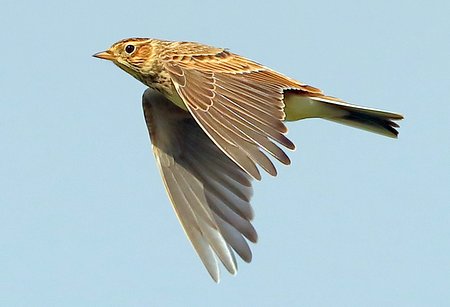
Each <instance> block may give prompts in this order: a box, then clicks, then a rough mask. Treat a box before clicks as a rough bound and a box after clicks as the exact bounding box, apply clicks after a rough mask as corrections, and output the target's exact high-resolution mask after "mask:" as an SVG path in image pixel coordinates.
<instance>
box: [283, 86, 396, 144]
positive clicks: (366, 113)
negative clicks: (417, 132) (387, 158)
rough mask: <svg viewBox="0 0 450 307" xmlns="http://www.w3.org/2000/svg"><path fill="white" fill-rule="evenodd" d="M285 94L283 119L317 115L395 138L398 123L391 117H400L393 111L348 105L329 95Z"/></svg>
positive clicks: (315, 116) (314, 116)
mask: <svg viewBox="0 0 450 307" xmlns="http://www.w3.org/2000/svg"><path fill="white" fill-rule="evenodd" d="M285 98H286V99H285V102H286V107H285V113H286V120H299V119H303V118H317V117H319V118H323V119H326V120H329V121H333V122H337V123H339V124H343V125H347V126H351V127H355V128H359V129H363V130H366V131H370V132H373V133H377V134H381V135H384V136H387V137H392V138H396V137H397V136H398V131H397V129H396V128H398V127H399V125H398V124H397V123H396V122H394V121H396V120H401V119H403V116H402V115H400V114H397V113H392V112H387V111H382V110H377V109H372V108H366V107H361V106H357V105H352V104H349V103H346V102H343V101H341V100H339V99H337V98H333V97H327V96H319V97H311V96H305V95H298V94H297V95H292V94H291V95H288V96H287V97H285Z"/></svg>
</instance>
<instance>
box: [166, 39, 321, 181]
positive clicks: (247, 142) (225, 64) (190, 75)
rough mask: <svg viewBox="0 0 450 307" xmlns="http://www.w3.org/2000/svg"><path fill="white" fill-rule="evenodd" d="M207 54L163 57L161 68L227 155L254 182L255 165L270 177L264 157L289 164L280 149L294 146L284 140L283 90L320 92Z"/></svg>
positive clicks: (235, 59)
mask: <svg viewBox="0 0 450 307" xmlns="http://www.w3.org/2000/svg"><path fill="white" fill-rule="evenodd" d="M212 50H213V51H214V52H211V53H208V52H204V53H203V54H188V55H183V56H180V55H179V54H178V55H174V56H170V55H167V56H166V57H165V58H164V59H163V61H164V67H165V69H166V70H167V71H168V72H169V75H170V77H171V79H172V82H173V83H174V85H175V88H176V90H177V92H178V94H179V96H180V97H181V98H182V100H183V101H184V103H185V104H186V106H187V109H188V110H189V112H190V113H191V114H192V116H193V117H194V118H195V120H196V121H197V122H198V124H199V125H200V126H201V127H202V128H203V130H204V131H205V132H206V133H207V135H208V136H209V137H210V138H211V139H212V140H213V142H214V143H215V144H216V145H217V146H218V147H219V148H220V149H221V150H222V151H223V152H225V153H226V154H227V155H228V157H230V158H231V159H232V160H233V161H234V162H236V163H237V164H238V165H239V166H240V167H241V168H242V169H243V170H245V171H246V172H247V173H248V174H250V175H251V176H252V177H254V178H256V179H261V175H260V173H259V171H258V168H257V165H259V166H260V167H262V168H263V169H264V170H265V171H267V172H268V173H269V174H271V175H274V176H275V175H276V169H275V167H274V165H273V163H272V162H271V160H270V159H269V158H268V157H267V155H266V153H269V154H271V155H272V156H273V157H275V158H276V159H277V160H279V161H280V162H281V163H283V164H289V163H290V160H289V158H288V156H287V155H286V154H285V152H284V151H283V150H282V149H281V148H280V146H279V145H282V146H284V147H286V148H289V149H294V147H295V146H294V144H293V143H292V142H291V141H290V140H289V139H288V138H286V136H285V133H286V132H287V128H286V126H285V125H284V123H283V120H284V119H285V113H284V102H283V95H284V90H286V89H294V90H298V91H305V92H317V93H321V92H320V90H318V89H315V88H313V87H310V86H307V85H302V84H299V83H298V82H296V81H294V80H292V79H289V78H287V77H285V76H283V75H281V74H278V73H276V72H274V71H272V70H270V69H268V68H266V67H264V66H262V65H259V64H257V63H255V62H252V61H250V60H247V59H245V58H243V57H240V56H238V55H236V54H232V53H230V52H228V51H226V50H223V49H216V48H214V49H212Z"/></svg>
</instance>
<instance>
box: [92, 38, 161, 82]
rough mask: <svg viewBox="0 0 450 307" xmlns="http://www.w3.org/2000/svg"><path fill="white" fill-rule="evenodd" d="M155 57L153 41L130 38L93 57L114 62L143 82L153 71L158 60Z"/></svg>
mask: <svg viewBox="0 0 450 307" xmlns="http://www.w3.org/2000/svg"><path fill="white" fill-rule="evenodd" d="M154 55H155V53H154V48H153V44H152V40H151V39H148V38H128V39H124V40H121V41H119V42H117V43H115V44H113V45H112V46H111V47H110V48H109V49H108V50H106V51H102V52H98V53H96V54H94V55H93V56H94V57H96V58H99V59H104V60H109V61H112V62H113V63H114V64H116V65H117V66H119V67H120V68H122V69H123V70H125V71H126V72H127V73H129V74H131V75H132V76H133V77H135V78H136V79H138V80H140V81H143V77H144V76H145V75H146V74H148V73H149V72H151V71H152V68H153V66H154V63H155V60H156V58H155V56H154Z"/></svg>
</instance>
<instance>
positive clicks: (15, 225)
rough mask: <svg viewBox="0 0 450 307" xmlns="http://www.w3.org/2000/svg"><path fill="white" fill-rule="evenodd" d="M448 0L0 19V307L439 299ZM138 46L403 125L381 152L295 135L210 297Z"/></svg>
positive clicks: (185, 6)
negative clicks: (251, 70) (171, 181)
mask: <svg viewBox="0 0 450 307" xmlns="http://www.w3.org/2000/svg"><path fill="white" fill-rule="evenodd" d="M449 14H450V5H449V2H448V1H392V0H388V1H371V2H364V1H345V0H344V1H290V2H289V1H271V2H270V3H267V2H263V1H247V2H242V1H218V2H217V3H213V2H211V3H208V2H204V1H192V2H179V1H162V0H161V1H151V0H146V1H118V2H113V1H73V3H69V2H68V3H62V2H60V1H54V2H50V1H17V0H6V1H5V0H2V2H1V10H0V31H1V32H0V33H1V36H0V39H1V58H2V59H1V69H0V87H1V96H0V97H1V98H0V141H1V150H0V306H183V305H184V306H188V305H189V306H449V305H450V294H449V293H450V201H449V199H450V136H449V134H450V124H449V113H450V89H449V88H450V78H449V74H450V43H449V42H450V39H449V37H450V22H449V19H448V18H449ZM132 36H144V37H146V36H149V37H157V38H165V39H172V40H193V41H200V42H204V43H208V44H211V45H216V46H222V47H228V48H230V49H231V50H232V51H234V52H237V53H240V54H243V55H245V56H248V57H250V58H252V59H255V60H257V61H259V62H262V63H264V64H265V65H267V66H270V67H272V68H274V69H277V70H279V71H280V72H283V73H285V74H287V75H289V76H292V77H293V78H296V79H298V80H300V81H303V82H308V83H310V84H312V85H315V86H318V87H320V88H322V89H324V90H325V91H326V92H327V93H329V94H330V95H334V96H338V97H341V98H345V99H347V100H348V101H351V102H355V103H360V104H363V105H369V106H373V107H378V108H384V109H388V110H392V111H398V112H402V113H403V114H404V115H405V116H406V120H404V121H403V122H402V123H401V125H402V127H401V130H400V131H401V132H400V139H398V140H391V139H388V138H383V137H380V136H377V135H372V134H369V133H365V132H360V131H357V130H355V129H351V128H346V127H343V126H339V125H336V124H332V123H327V122H323V121H318V120H311V121H304V122H297V123H293V124H290V125H289V127H290V133H289V136H290V137H291V139H292V140H293V141H295V142H296V144H297V147H298V149H297V151H295V152H293V153H291V154H290V156H291V158H292V160H293V164H292V166H291V167H289V168H284V167H281V166H280V168H279V169H280V174H279V177H278V178H276V179H273V178H269V177H268V176H265V177H264V180H263V181H262V182H261V183H257V184H256V185H255V198H254V201H253V204H254V207H255V209H256V219H255V225H256V227H257V229H258V231H259V235H260V241H259V242H258V244H257V245H256V246H253V251H254V261H253V263H252V264H250V265H247V264H244V263H242V262H240V263H239V267H240V271H239V273H238V275H237V276H236V277H230V276H228V275H227V274H223V278H222V282H221V283H220V284H219V285H216V284H214V283H213V282H212V281H211V280H210V278H209V276H208V275H207V273H206V271H205V270H204V268H203V267H202V265H201V263H200V261H199V260H198V259H197V256H196V255H195V253H194V252H193V250H192V248H191V246H190V245H189V243H188V241H187V240H186V239H185V236H184V234H183V232H182V230H181V228H180V227H179V225H178V221H177V220H176V218H175V216H174V214H173V212H172V209H171V207H170V205H169V201H168V200H167V198H166V195H165V192H164V189H163V186H162V184H161V180H160V178H159V174H158V172H157V169H156V167H155V163H154V158H153V155H152V153H151V149H150V145H149V139H148V135H147V131H146V127H145V124H144V120H143V115H142V110H141V101H140V99H141V94H142V92H143V91H144V89H145V87H144V86H143V85H141V84H139V83H138V82H137V81H136V80H134V79H133V78H131V77H130V76H127V75H126V74H125V73H124V72H122V71H120V70H119V69H118V68H117V67H115V66H114V65H112V64H111V63H107V62H105V61H100V60H97V59H94V58H92V57H91V55H92V54H93V53H94V52H97V51H101V50H104V49H106V48H107V47H109V46H110V45H111V44H112V43H114V42H115V41H117V40H119V39H122V38H125V37H132Z"/></svg>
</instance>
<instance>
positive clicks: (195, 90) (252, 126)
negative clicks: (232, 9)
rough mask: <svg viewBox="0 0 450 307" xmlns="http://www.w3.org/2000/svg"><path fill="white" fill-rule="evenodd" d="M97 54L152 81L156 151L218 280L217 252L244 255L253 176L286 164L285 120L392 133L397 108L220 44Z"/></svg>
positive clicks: (251, 234)
mask: <svg viewBox="0 0 450 307" xmlns="http://www.w3.org/2000/svg"><path fill="white" fill-rule="evenodd" d="M94 56H96V57H98V58H102V59H107V60H111V61H113V62H114V63H115V64H116V65H117V66H119V67H120V68H122V69H123V70H125V71H126V72H128V73H129V74H131V75H132V76H134V77H135V78H136V79H138V80H139V81H141V82H143V83H144V84H145V85H147V86H148V87H150V89H148V90H147V91H146V92H145V93H144V96H143V107H144V114H145V119H146V122H147V125H148V128H149V132H150V136H151V140H152V143H153V150H154V153H155V156H156V159H157V162H158V165H159V167H160V171H161V175H162V178H163V181H164V184H165V186H166V190H167V192H168V195H169V198H170V200H171V202H172V204H173V207H174V210H175V212H176V214H177V216H178V218H179V220H180V222H181V224H182V226H183V228H184V230H185V232H186V234H187V236H188V237H189V239H190V241H191V242H192V245H193V246H194V248H195V250H196V251H197V253H198V255H199V256H200V258H201V260H202V261H203V263H204V265H205V266H206V268H207V270H208V271H209V273H210V274H211V276H212V277H213V279H214V280H215V281H218V280H219V271H218V265H217V261H216V257H215V255H216V256H217V257H218V258H219V259H220V261H221V262H222V263H223V264H224V266H225V267H226V269H227V270H228V271H229V272H230V273H233V274H234V273H235V272H236V270H237V268H236V260H235V258H234V254H233V251H232V250H234V251H236V252H237V253H238V255H239V256H240V257H241V258H242V259H243V260H245V261H247V262H250V261H251V257H252V256H251V251H250V248H249V246H248V244H247V241H246V240H245V239H244V237H245V238H246V239H247V240H249V241H251V242H256V240H257V235H256V231H255V230H254V228H253V226H252V225H251V223H250V221H251V219H252V217H253V211H252V208H251V206H250V198H251V195H252V186H251V180H252V178H255V179H258V180H259V179H261V174H260V172H259V169H258V167H260V168H262V169H263V170H265V171H266V172H267V173H269V174H271V175H274V176H275V175H276V174H277V171H276V168H275V166H274V165H273V163H272V161H271V160H270V159H269V157H268V155H271V156H272V157H274V158H275V159H277V160H278V161H280V162H281V163H283V164H290V160H289V158H288V156H287V155H286V154H285V152H284V151H283V149H282V148H283V147H284V148H288V149H294V147H295V146H294V144H293V143H292V142H291V141H290V140H289V139H288V138H287V137H286V136H285V134H286V132H287V128H286V126H285V125H284V121H292V120H300V119H304V118H312V117H318V118H324V119H327V120H331V121H335V122H338V123H341V124H345V125H349V126H353V127H357V128H360V129H365V130H368V131H371V132H375V133H378V134H381V135H385V136H389V137H396V136H397V134H398V132H397V130H396V129H395V128H396V127H398V125H397V124H396V123H395V122H394V121H395V120H400V119H402V118H403V117H402V116H401V115H399V114H396V113H391V112H386V111H381V110H376V109H370V108H365V107H360V106H356V105H351V104H348V103H346V102H344V101H342V100H340V99H337V98H334V97H330V96H326V95H325V94H324V93H323V92H322V91H321V90H319V89H318V88H315V87H312V86H309V85H306V84H303V83H300V82H298V81H295V80H293V79H291V78H288V77H286V76H283V75H282V74H280V73H278V72H275V71H273V70H271V69H269V68H267V67H265V66H262V65H260V64H258V63H256V62H253V61H251V60H248V59H246V58H243V57H241V56H239V55H236V54H233V53H231V52H229V51H228V50H226V49H222V48H215V47H210V46H206V45H202V44H198V43H191V42H170V41H161V40H156V39H147V38H133V39H125V40H122V41H120V42H117V43H115V44H114V45H113V46H112V47H111V48H110V49H108V50H107V51H104V52H100V53H97V54H95V55H94Z"/></svg>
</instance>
